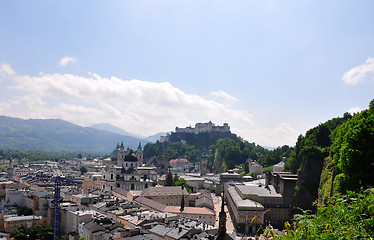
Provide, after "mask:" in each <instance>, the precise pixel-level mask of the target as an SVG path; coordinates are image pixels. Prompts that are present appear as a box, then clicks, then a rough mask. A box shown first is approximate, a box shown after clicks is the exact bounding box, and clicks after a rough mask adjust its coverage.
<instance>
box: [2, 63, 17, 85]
mask: <svg viewBox="0 0 374 240" xmlns="http://www.w3.org/2000/svg"><path fill="white" fill-rule="evenodd" d="M14 74H15V72H14V71H13V69H12V68H11V67H10V65H8V64H5V63H1V64H0V82H1V80H2V78H4V77H7V76H9V75H14Z"/></svg>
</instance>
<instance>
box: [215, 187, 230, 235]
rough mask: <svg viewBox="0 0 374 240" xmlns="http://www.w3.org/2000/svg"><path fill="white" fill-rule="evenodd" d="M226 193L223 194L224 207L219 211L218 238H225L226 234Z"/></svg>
mask: <svg viewBox="0 0 374 240" xmlns="http://www.w3.org/2000/svg"><path fill="white" fill-rule="evenodd" d="M224 206H225V194H224V193H223V194H222V207H221V212H220V213H219V225H218V235H217V238H216V239H224V238H225V235H226V221H227V218H226V212H225V207H224Z"/></svg>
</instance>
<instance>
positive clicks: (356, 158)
mask: <svg viewBox="0 0 374 240" xmlns="http://www.w3.org/2000/svg"><path fill="white" fill-rule="evenodd" d="M286 169H288V170H291V171H292V172H295V173H299V180H298V182H297V186H296V196H295V204H296V206H297V207H300V208H302V209H311V210H315V209H316V208H315V206H313V205H312V204H313V202H314V201H315V200H316V199H319V201H320V203H321V202H323V199H326V198H327V197H330V196H331V195H332V194H333V193H334V194H341V193H345V191H346V190H354V191H357V190H360V188H367V187H369V186H373V185H374V177H373V176H374V175H373V174H372V173H373V172H374V100H372V101H371V102H370V107H369V109H368V110H364V111H362V112H361V113H358V114H355V115H354V116H352V115H350V114H349V113H345V114H344V115H343V117H338V118H334V119H331V120H329V121H327V122H325V123H323V124H320V125H318V126H316V127H315V128H312V129H310V130H309V131H307V133H306V134H305V136H302V135H300V136H299V138H298V140H297V143H296V146H295V148H294V151H292V152H291V154H290V156H289V158H288V160H287V162H286ZM332 183H333V184H332ZM331 191H333V193H332V192H331Z"/></svg>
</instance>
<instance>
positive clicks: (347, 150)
mask: <svg viewBox="0 0 374 240" xmlns="http://www.w3.org/2000/svg"><path fill="white" fill-rule="evenodd" d="M334 135H335V140H334V144H333V147H332V152H333V154H334V155H333V159H334V161H335V164H336V166H337V169H338V174H341V176H342V178H343V179H344V184H342V185H341V186H342V187H343V189H341V190H342V191H343V192H344V191H345V190H359V189H360V188H361V187H364V188H365V187H368V186H372V185H373V184H374V175H373V172H374V147H373V146H374V111H371V110H365V111H362V112H361V113H358V114H356V115H355V116H354V117H353V118H352V119H350V120H349V121H347V122H346V123H344V124H342V125H341V126H340V127H339V128H338V129H337V130H336V132H334Z"/></svg>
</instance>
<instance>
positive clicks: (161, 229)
mask: <svg viewBox="0 0 374 240" xmlns="http://www.w3.org/2000/svg"><path fill="white" fill-rule="evenodd" d="M171 230H172V228H169V227H165V226H164V225H157V226H155V227H154V228H152V229H151V230H149V232H150V233H154V234H157V235H159V236H163V237H164V236H165V235H166V234H167V233H168V232H169V231H171Z"/></svg>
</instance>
